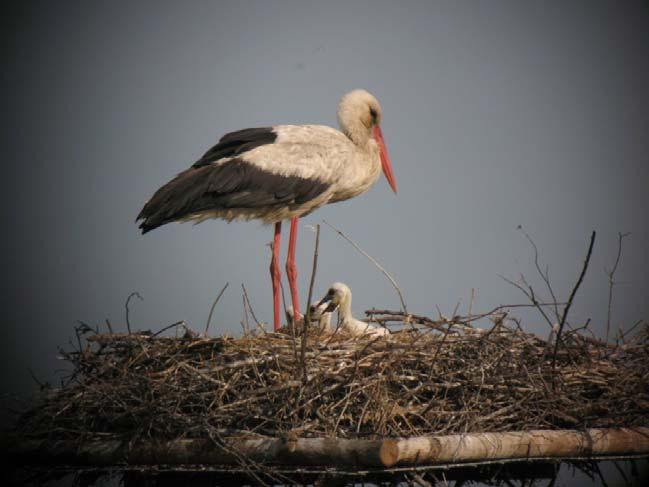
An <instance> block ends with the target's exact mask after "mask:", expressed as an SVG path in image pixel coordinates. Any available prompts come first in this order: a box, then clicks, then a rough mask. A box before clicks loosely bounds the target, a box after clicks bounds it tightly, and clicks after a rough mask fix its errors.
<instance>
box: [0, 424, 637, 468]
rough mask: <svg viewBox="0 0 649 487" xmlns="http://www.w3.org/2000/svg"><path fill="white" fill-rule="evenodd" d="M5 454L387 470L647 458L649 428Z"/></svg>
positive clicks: (50, 448) (39, 446)
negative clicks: (522, 461) (517, 461)
mask: <svg viewBox="0 0 649 487" xmlns="http://www.w3.org/2000/svg"><path fill="white" fill-rule="evenodd" d="M5 440H6V441H4V442H3V443H4V445H3V448H2V449H3V450H4V455H5V456H8V457H10V458H12V459H13V460H14V461H15V462H17V463H22V464H25V463H29V464H36V465H38V464H40V465H52V464H55V465H80V466H94V467H100V466H111V465H112V466H117V465H237V464H239V463H240V462H241V458H247V459H249V460H252V461H254V462H257V463H261V464H275V465H291V466H334V467H335V466H340V467H341V468H344V467H365V468H386V467H387V468H389V467H401V466H404V467H407V466H415V465H435V464H447V465H452V464H456V463H467V462H484V461H494V460H496V461H497V460H512V459H530V460H533V459H548V458H556V459H560V458H575V457H581V458H588V457H594V456H623V455H639V454H647V455H649V428H634V429H631V428H611V429H589V430H585V431H574V430H534V431H521V432H502V433H471V434H465V435H447V436H427V437H416V438H403V439H396V438H395V439H391V438H389V439H384V440H363V439H339V438H291V437H290V436H289V437H288V438H286V439H279V438H246V439H244V438H231V437H230V438H226V439H225V444H224V445H223V446H221V445H219V444H217V443H215V442H212V441H210V440H207V439H180V440H173V441H153V440H148V441H141V442H136V443H129V442H126V441H118V440H96V441H85V442H81V443H80V442H77V441H47V440H20V439H13V440H10V439H5Z"/></svg>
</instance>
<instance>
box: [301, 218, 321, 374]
mask: <svg viewBox="0 0 649 487" xmlns="http://www.w3.org/2000/svg"><path fill="white" fill-rule="evenodd" d="M319 246H320V225H316V233H315V246H314V248H313V268H312V269H311V282H310V283H309V297H308V298H307V302H306V314H305V315H304V325H303V326H304V328H303V330H302V350H301V356H300V362H301V363H302V380H303V381H304V382H306V379H307V374H306V359H305V355H306V342H307V338H308V330H309V327H310V326H311V299H313V284H314V283H315V274H316V271H317V269H318V248H319Z"/></svg>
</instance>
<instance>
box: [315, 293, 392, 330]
mask: <svg viewBox="0 0 649 487" xmlns="http://www.w3.org/2000/svg"><path fill="white" fill-rule="evenodd" d="M311 309H312V310H313V311H316V312H317V314H318V315H320V316H323V315H325V314H326V313H333V312H334V311H335V310H336V309H337V310H338V321H339V322H340V327H341V328H342V329H343V330H344V331H346V332H348V333H349V334H350V335H353V336H362V335H370V336H385V335H389V334H390V331H389V330H387V329H386V328H380V327H377V326H374V325H371V324H369V323H366V322H365V321H361V320H357V319H356V318H354V316H353V315H352V290H351V289H349V286H347V284H343V283H342V282H335V283H333V284H332V285H331V287H330V288H329V290H328V291H327V294H326V295H325V296H324V298H322V299H321V300H320V301H319V302H318V303H316V304H315V305H314V306H312V308H311Z"/></svg>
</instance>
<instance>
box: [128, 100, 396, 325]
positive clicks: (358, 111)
mask: <svg viewBox="0 0 649 487" xmlns="http://www.w3.org/2000/svg"><path fill="white" fill-rule="evenodd" d="M338 122H339V124H340V128H341V131H338V130H335V129H333V128H331V127H326V126H323V125H274V126H272V127H261V128H249V129H243V130H239V131H236V132H232V133H229V134H226V135H224V136H223V137H222V138H221V140H219V142H218V143H217V144H216V145H215V146H214V147H212V148H211V149H210V150H208V151H207V152H206V153H205V154H204V155H203V157H201V158H200V159H199V160H198V161H197V162H196V163H194V165H193V166H192V167H190V168H189V169H187V170H185V171H183V172H181V173H180V174H178V175H177V176H176V177H175V178H173V179H172V180H171V181H169V182H168V183H167V184H165V185H164V186H162V187H161V188H160V189H158V190H157V191H156V192H155V194H154V195H153V197H152V198H151V199H150V200H149V201H147V203H146V204H145V205H144V208H142V211H141V212H140V214H139V215H138V217H137V220H141V223H140V228H141V229H142V233H146V232H149V231H151V230H153V229H154V228H157V227H159V226H161V225H164V224H166V223H169V222H174V221H194V222H201V221H203V220H206V219H209V218H222V219H225V220H228V221H232V220H238V219H243V220H250V219H259V220H261V221H263V222H264V223H267V224H268V223H274V224H275V235H274V239H273V257H272V259H271V264H270V273H271V278H272V284H273V307H274V316H273V317H274V327H275V329H276V330H277V329H278V328H279V327H280V319H279V317H280V306H279V297H280V296H279V283H280V269H279V250H280V237H281V229H282V220H287V219H290V220H291V233H290V237H289V244H288V256H287V260H286V274H287V276H288V280H289V285H290V289H291V300H292V304H293V309H294V310H295V313H296V315H299V309H300V308H299V300H298V291H297V268H296V265H295V243H296V239H297V225H298V219H299V218H300V217H303V216H305V215H308V214H309V213H311V212H312V211H313V210H315V209H317V208H319V207H321V206H322V205H325V204H327V203H335V202H337V201H343V200H346V199H349V198H352V197H354V196H357V195H359V194H361V193H364V192H365V191H367V190H368V189H369V188H370V186H372V185H373V184H374V183H375V182H376V180H377V179H378V177H379V173H380V171H381V169H383V173H384V174H385V177H386V179H387V180H388V183H389V184H390V186H391V187H392V189H393V190H394V192H395V193H396V192H397V184H396V181H395V178H394V175H393V172H392V165H391V163H390V159H389V157H388V151H387V149H386V146H385V142H384V140H383V135H382V133H381V126H380V123H381V106H380V105H379V102H378V101H377V100H376V98H374V96H372V95H371V94H370V93H368V92H367V91H365V90H354V91H352V92H350V93H347V94H346V95H345V96H343V97H342V99H341V100H340V103H339V105H338Z"/></svg>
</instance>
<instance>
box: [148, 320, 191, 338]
mask: <svg viewBox="0 0 649 487" xmlns="http://www.w3.org/2000/svg"><path fill="white" fill-rule="evenodd" d="M184 324H185V320H180V321H176V322H175V323H172V324H171V325H168V326H165V327H164V328H163V329H161V330H158V331H156V332H155V333H154V334H153V335H151V338H153V337H157V336H158V335H160V334H161V333H164V332H165V331H167V330H168V329H169V328H173V327H174V326H180V325H184Z"/></svg>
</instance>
